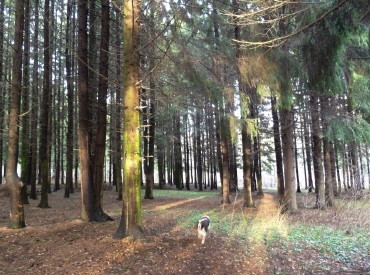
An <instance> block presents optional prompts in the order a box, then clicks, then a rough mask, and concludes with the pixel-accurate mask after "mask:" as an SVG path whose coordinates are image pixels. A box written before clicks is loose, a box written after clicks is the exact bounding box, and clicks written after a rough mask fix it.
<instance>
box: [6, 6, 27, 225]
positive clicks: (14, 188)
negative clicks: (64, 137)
mask: <svg viewBox="0 0 370 275" xmlns="http://www.w3.org/2000/svg"><path fill="white" fill-rule="evenodd" d="M15 9H16V10H15V27H14V45H13V50H14V53H13V67H12V88H11V94H10V96H11V98H10V105H9V124H8V125H9V126H8V127H9V134H8V159H7V163H6V173H5V174H6V184H7V186H8V189H9V193H10V218H9V222H8V228H13V229H20V228H24V227H25V226H26V223H25V219H24V208H23V202H22V188H23V187H24V184H23V182H22V181H21V180H20V178H19V176H18V174H17V159H18V140H19V130H18V124H19V115H20V101H21V79H22V45H23V27H24V7H23V1H21V0H16V2H15Z"/></svg>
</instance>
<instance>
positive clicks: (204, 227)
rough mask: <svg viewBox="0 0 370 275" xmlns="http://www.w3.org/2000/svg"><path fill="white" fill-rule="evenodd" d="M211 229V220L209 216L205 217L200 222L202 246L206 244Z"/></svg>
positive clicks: (199, 235) (199, 233)
mask: <svg viewBox="0 0 370 275" xmlns="http://www.w3.org/2000/svg"><path fill="white" fill-rule="evenodd" d="M210 228H211V219H210V218H209V217H208V216H203V217H202V218H201V219H200V220H199V221H198V238H199V239H202V244H204V241H205V240H206V236H207V233H208V230H209V229H210Z"/></svg>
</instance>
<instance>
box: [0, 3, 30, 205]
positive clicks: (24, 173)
mask: <svg viewBox="0 0 370 275" xmlns="http://www.w3.org/2000/svg"><path fill="white" fill-rule="evenodd" d="M23 52H24V53H23V56H24V58H23V67H22V68H23V72H22V73H23V80H22V82H23V83H22V89H23V90H22V104H21V108H22V110H21V113H22V114H26V115H23V116H22V118H21V124H22V126H21V149H20V163H21V180H22V182H23V183H24V184H25V188H23V189H22V199H23V204H29V202H28V194H27V185H28V180H27V178H28V175H29V171H28V169H29V167H30V166H29V163H30V160H31V158H30V154H29V151H30V150H29V148H30V139H29V137H30V114H29V112H28V110H29V108H30V102H29V101H30V98H31V97H30V96H29V95H30V93H29V89H30V75H29V73H30V70H29V67H30V2H29V0H25V1H24V47H23ZM0 60H1V61H0V62H2V59H0Z"/></svg>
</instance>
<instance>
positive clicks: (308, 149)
mask: <svg viewBox="0 0 370 275" xmlns="http://www.w3.org/2000/svg"><path fill="white" fill-rule="evenodd" d="M303 128H304V143H305V148H306V164H307V175H308V192H309V193H311V192H312V189H313V180H312V168H311V163H312V161H311V142H310V140H311V139H310V131H309V126H308V125H307V115H306V113H304V114H303Z"/></svg>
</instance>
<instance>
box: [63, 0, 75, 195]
mask: <svg viewBox="0 0 370 275" xmlns="http://www.w3.org/2000/svg"><path fill="white" fill-rule="evenodd" d="M72 7H73V5H72V1H71V0H68V2H67V24H66V49H65V55H66V73H67V103H68V107H67V110H68V111H67V112H68V122H67V151H66V160H67V167H66V185H65V189H64V197H65V198H69V194H70V189H71V188H73V133H74V132H73V125H74V119H73V117H74V115H73V109H74V104H73V90H74V87H73V83H74V81H73V75H72V49H71V47H72V43H71V37H72V35H71V31H72V25H71V24H72V22H71V16H72Z"/></svg>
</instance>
